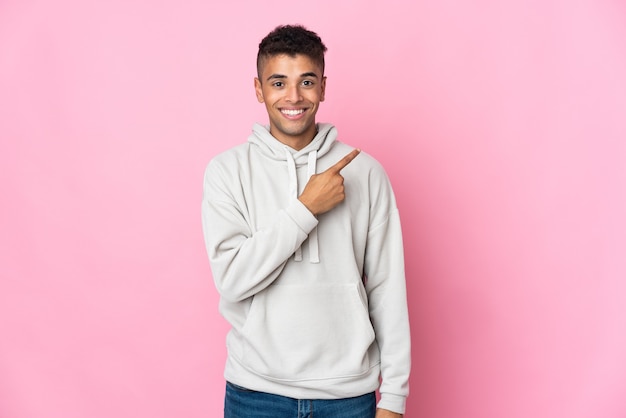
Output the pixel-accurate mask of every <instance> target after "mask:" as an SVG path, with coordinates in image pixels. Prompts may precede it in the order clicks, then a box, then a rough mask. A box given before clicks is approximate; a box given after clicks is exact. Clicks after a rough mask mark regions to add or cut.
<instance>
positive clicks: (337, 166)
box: [329, 149, 361, 173]
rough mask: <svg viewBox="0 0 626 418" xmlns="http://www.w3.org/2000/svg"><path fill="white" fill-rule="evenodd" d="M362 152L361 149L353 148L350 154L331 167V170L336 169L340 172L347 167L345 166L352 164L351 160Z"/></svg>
mask: <svg viewBox="0 0 626 418" xmlns="http://www.w3.org/2000/svg"><path fill="white" fill-rule="evenodd" d="M360 152H361V150H360V149H353V150H352V151H350V153H349V154H347V155H346V156H345V157H343V158H342V159H341V160H339V161H338V162H337V163H335V165H333V166H332V167H330V168H329V170H332V171H335V172H336V173H338V172H340V171H341V170H342V169H343V168H345V166H347V165H348V164H350V162H351V161H352V160H354V158H355V157H356V156H357V155H359V153H360Z"/></svg>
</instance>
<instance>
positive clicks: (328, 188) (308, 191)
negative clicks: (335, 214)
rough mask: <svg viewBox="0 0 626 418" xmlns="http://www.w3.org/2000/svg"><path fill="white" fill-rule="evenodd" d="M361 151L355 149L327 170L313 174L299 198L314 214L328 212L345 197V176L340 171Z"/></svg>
mask: <svg viewBox="0 0 626 418" xmlns="http://www.w3.org/2000/svg"><path fill="white" fill-rule="evenodd" d="M360 152H361V150H359V149H354V150H352V151H351V152H350V153H349V154H348V155H346V156H345V157H343V158H342V159H341V160H339V161H338V162H337V163H336V164H335V165H333V166H332V167H330V168H328V169H327V170H326V171H324V172H322V173H319V174H314V175H312V176H311V178H310V179H309V182H308V183H307V184H306V186H304V190H303V191H302V194H301V195H300V197H299V198H298V199H300V201H301V202H302V203H303V204H304V206H306V207H307V209H308V210H309V211H311V213H312V214H313V215H315V216H317V215H320V214H322V213H324V212H328V211H329V210H331V209H332V208H334V207H335V206H337V205H338V204H339V203H341V202H342V201H343V200H344V199H345V197H346V195H345V192H344V186H343V176H342V175H341V174H340V171H341V170H342V169H343V168H344V167H345V166H347V165H348V164H350V162H351V161H352V160H354V158H355V157H356V156H357V155H359V153H360Z"/></svg>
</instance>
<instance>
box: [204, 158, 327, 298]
mask: <svg viewBox="0 0 626 418" xmlns="http://www.w3.org/2000/svg"><path fill="white" fill-rule="evenodd" d="M237 181H238V180H237V179H236V178H232V177H231V176H229V173H228V172H227V171H226V170H225V169H224V167H222V166H221V165H220V164H216V163H214V162H212V163H210V164H209V165H208V167H207V169H206V171H205V175H204V187H203V199H202V226H203V232H204V238H205V243H206V249H207V253H208V256H209V261H210V264H211V271H212V273H213V279H214V281H215V284H216V287H217V289H218V291H219V293H220V295H221V296H222V297H223V298H224V299H225V300H228V301H232V302H236V301H241V300H244V299H246V298H248V297H250V296H252V295H254V294H256V293H258V292H259V291H261V290H263V289H264V288H266V287H267V286H269V285H270V284H271V283H272V282H273V281H274V280H276V278H277V277H278V276H279V274H280V272H281V271H282V269H283V267H284V265H285V263H286V262H287V260H288V259H289V257H290V256H291V255H292V254H293V253H294V252H295V250H296V249H297V248H298V247H299V246H300V245H301V244H302V242H303V241H304V240H305V239H306V238H307V236H308V234H309V232H311V230H313V228H315V226H317V223H318V221H317V219H316V218H315V216H313V214H312V213H311V212H310V211H309V210H308V209H307V208H306V207H305V206H304V205H303V204H302V203H301V202H300V201H299V200H298V199H295V198H294V199H293V200H292V201H291V202H290V203H289V204H288V206H287V207H285V208H284V209H281V210H279V211H278V212H277V213H276V215H275V217H274V219H273V220H272V222H270V223H269V224H268V226H267V227H265V228H263V229H259V230H257V231H252V230H251V227H250V224H249V222H247V218H248V214H247V212H246V210H247V208H246V202H245V197H244V196H243V195H242V194H241V193H240V194H239V195H238V194H237V190H239V191H240V190H241V185H239V184H236V182H237Z"/></svg>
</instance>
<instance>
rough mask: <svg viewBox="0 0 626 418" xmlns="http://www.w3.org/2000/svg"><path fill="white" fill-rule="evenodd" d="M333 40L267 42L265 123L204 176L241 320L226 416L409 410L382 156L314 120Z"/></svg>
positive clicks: (233, 312) (206, 218) (394, 218)
mask: <svg viewBox="0 0 626 418" xmlns="http://www.w3.org/2000/svg"><path fill="white" fill-rule="evenodd" d="M325 51H326V47H325V46H324V44H323V43H322V41H321V39H320V38H319V37H318V36H317V35H316V34H315V33H313V32H310V31H308V30H306V29H305V28H303V27H301V26H279V27H278V28H276V29H275V30H274V31H272V32H271V33H270V34H268V35H267V36H266V37H265V38H264V39H263V40H262V42H261V44H260V45H259V52H258V56H257V72H258V77H257V78H255V80H254V85H255V90H256V96H257V99H258V101H259V102H261V103H264V104H265V107H266V109H267V114H268V116H269V126H261V125H258V124H257V125H254V127H253V132H252V134H251V135H250V137H249V138H248V142H247V143H245V144H242V145H239V146H237V147H235V148H233V149H231V150H229V151H227V152H225V153H222V154H220V155H218V156H217V157H215V158H214V159H213V160H212V161H211V162H210V163H209V165H208V167H207V170H206V173H205V177H204V198H203V202H202V220H203V228H204V235H205V240H206V247H207V252H208V255H209V260H210V262H211V269H212V272H213V277H214V280H215V283H216V286H217V289H218V291H219V293H220V296H221V299H220V312H221V313H222V315H223V316H224V317H225V318H226V320H228V322H229V323H230V324H231V326H232V329H231V331H230V332H229V334H228V337H227V347H228V359H227V363H226V370H225V377H226V380H227V384H226V400H225V408H224V411H225V417H227V418H234V417H237V418H248V417H267V418H283V417H284V418H291V417H296V416H297V417H305V416H310V414H312V413H313V411H314V415H313V416H314V417H316V418H373V417H374V416H376V418H383V417H396V418H397V417H401V416H402V414H403V413H404V408H405V401H406V396H407V395H408V377H409V369H410V338H409V322H408V314H407V305H406V288H405V278H404V260H403V249H402V236H401V229H400V220H399V216H398V210H397V208H396V204H395V199H394V195H393V191H392V189H391V186H390V184H389V180H388V179H387V176H386V174H385V172H384V171H383V169H382V167H381V166H380V165H379V164H378V163H377V162H376V161H375V160H374V159H373V158H372V157H370V156H369V155H366V154H365V153H363V152H360V151H359V150H354V149H352V148H351V147H349V146H348V145H345V144H343V143H341V142H339V141H338V140H337V131H336V130H335V128H334V127H333V126H332V125H330V124H324V123H316V122H315V114H316V112H317V109H318V107H319V105H320V103H321V102H322V101H324V93H325V89H326V77H325V76H324V53H325ZM379 378H381V379H382V384H380V394H381V400H380V402H379V403H378V408H376V405H375V394H374V391H375V390H376V389H377V388H378V387H379V382H380V380H379Z"/></svg>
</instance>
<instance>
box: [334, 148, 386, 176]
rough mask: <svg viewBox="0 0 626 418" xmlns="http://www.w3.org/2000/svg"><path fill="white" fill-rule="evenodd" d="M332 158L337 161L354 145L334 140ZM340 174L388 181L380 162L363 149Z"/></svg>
mask: <svg viewBox="0 0 626 418" xmlns="http://www.w3.org/2000/svg"><path fill="white" fill-rule="evenodd" d="M333 148H334V149H333V158H334V159H336V160H337V161H338V160H339V159H340V158H342V157H343V156H345V155H346V154H348V153H349V152H351V151H352V150H353V149H354V148H355V147H353V146H350V145H348V144H345V143H343V142H340V141H336V144H335V146H334V147H333ZM341 174H342V175H343V176H344V177H345V178H346V179H348V178H355V179H356V178H358V179H368V181H369V182H370V183H371V182H373V183H384V184H387V183H388V177H387V173H386V171H385V168H384V167H383V166H382V164H381V163H380V162H379V161H378V160H377V159H376V158H374V157H373V156H372V155H371V154H369V153H368V152H367V151H365V150H361V152H360V153H359V155H357V156H356V158H355V159H354V160H352V161H351V162H350V164H348V165H347V166H346V167H345V168H344V169H343V170H342V171H341Z"/></svg>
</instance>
